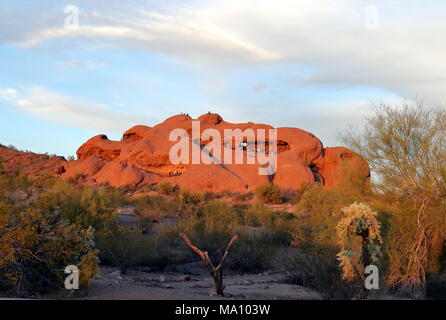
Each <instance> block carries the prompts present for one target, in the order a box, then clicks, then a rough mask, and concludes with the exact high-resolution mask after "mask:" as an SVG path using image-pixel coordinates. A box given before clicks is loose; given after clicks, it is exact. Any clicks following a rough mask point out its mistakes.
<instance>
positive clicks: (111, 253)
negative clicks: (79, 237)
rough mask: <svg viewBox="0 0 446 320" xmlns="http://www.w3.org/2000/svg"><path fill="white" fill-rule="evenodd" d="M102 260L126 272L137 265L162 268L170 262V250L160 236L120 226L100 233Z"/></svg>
mask: <svg viewBox="0 0 446 320" xmlns="http://www.w3.org/2000/svg"><path fill="white" fill-rule="evenodd" d="M97 247H98V248H99V250H100V257H101V262H102V263H104V264H109V265H113V266H117V267H119V269H120V270H121V272H122V273H126V272H127V271H128V270H129V269H131V268H132V267H135V266H148V267H151V268H152V269H154V270H162V269H164V267H165V266H166V265H167V264H168V261H169V256H168V255H169V253H170V252H169V250H168V248H167V247H166V243H165V241H164V240H163V239H162V238H161V237H159V236H152V235H150V236H149V235H145V234H141V233H137V232H133V231H128V230H126V229H125V228H123V227H121V226H119V227H118V228H116V229H111V230H108V231H106V232H102V233H100V234H99V235H98V244H97Z"/></svg>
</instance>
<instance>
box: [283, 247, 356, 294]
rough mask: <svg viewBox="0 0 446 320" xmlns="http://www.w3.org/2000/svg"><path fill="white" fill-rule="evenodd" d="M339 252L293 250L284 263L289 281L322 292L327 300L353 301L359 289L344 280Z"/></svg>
mask: <svg viewBox="0 0 446 320" xmlns="http://www.w3.org/2000/svg"><path fill="white" fill-rule="evenodd" d="M337 250H338V249H337V248H329V247H303V248H297V249H293V250H292V251H291V252H289V253H288V254H287V256H286V257H285V259H284V261H283V263H284V265H285V268H286V270H287V271H288V273H289V280H290V281H291V282H292V283H294V284H297V285H300V286H303V287H306V288H311V289H314V290H316V291H318V292H320V293H321V294H322V295H323V297H324V298H325V299H351V298H352V297H353V296H354V295H355V294H356V293H357V289H356V288H355V287H354V286H353V285H352V283H350V282H347V281H345V280H343V279H342V275H341V272H340V269H339V266H338V261H337V260H336V253H337Z"/></svg>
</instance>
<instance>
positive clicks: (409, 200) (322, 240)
mask: <svg viewBox="0 0 446 320" xmlns="http://www.w3.org/2000/svg"><path fill="white" fill-rule="evenodd" d="M364 128H365V129H364V132H359V133H358V132H352V131H348V132H346V133H344V134H343V135H342V140H343V141H344V142H345V143H347V144H348V145H349V146H350V147H351V148H353V149H354V150H355V151H356V152H358V153H360V154H362V155H363V156H364V157H365V158H366V159H367V160H368V161H369V163H370V165H371V167H372V169H373V172H374V173H375V175H374V178H373V180H372V185H371V187H368V188H363V187H358V186H357V185H354V184H351V183H347V182H346V183H343V184H340V185H337V186H336V187H334V188H331V189H326V188H324V187H323V186H322V185H321V184H319V183H315V184H306V185H302V187H301V188H300V189H298V190H292V191H290V190H287V191H286V192H285V191H284V190H280V188H279V187H278V186H276V185H273V184H268V185H264V186H261V187H259V188H258V189H257V191H256V194H255V195H256V198H254V194H253V193H250V192H246V193H236V192H229V191H225V192H208V193H205V194H200V193H198V192H195V191H193V190H187V189H181V188H178V187H175V188H174V187H173V186H172V185H167V184H160V185H158V186H156V185H151V186H150V190H149V189H148V190H146V191H147V192H142V193H136V192H135V188H134V187H132V188H130V187H129V188H119V189H116V188H112V187H109V186H107V185H103V186H101V187H100V188H99V187H90V186H85V185H83V183H82V181H80V180H78V179H71V180H70V181H61V180H58V179H55V178H53V177H51V176H48V175H41V176H39V177H35V178H31V177H28V176H26V175H25V174H23V172H22V171H20V170H19V171H16V172H12V171H8V172H6V171H5V170H4V168H3V165H2V161H0V290H2V291H5V292H9V293H12V294H15V295H19V296H28V297H29V296H32V295H33V294H36V293H38V294H40V293H46V292H51V291H53V290H57V289H60V288H61V287H62V286H63V279H64V278H65V276H66V275H65V274H64V272H63V269H64V268H65V267H66V266H67V265H69V264H74V265H77V266H78V267H79V269H80V271H81V273H80V275H81V279H80V280H81V287H82V288H84V289H87V288H88V286H89V284H91V281H92V279H94V276H95V275H96V274H97V272H98V267H99V263H101V264H103V265H113V266H117V267H119V268H120V270H121V271H122V272H123V273H126V272H128V271H129V270H131V269H132V268H135V267H143V266H144V267H148V268H150V269H151V270H169V271H175V270H176V268H179V267H180V266H181V265H183V264H188V263H191V262H197V261H199V260H198V259H199V257H197V255H196V254H194V252H191V250H190V249H189V248H188V247H187V246H185V245H184V243H183V242H182V241H180V240H179V239H178V235H179V234H181V233H184V234H187V235H188V237H190V241H191V243H193V244H194V245H196V246H197V247H198V248H200V250H202V251H203V252H204V251H207V252H208V253H209V255H210V259H212V261H218V256H216V253H217V252H218V251H219V250H220V251H221V250H224V248H225V247H226V245H227V244H228V242H229V241H230V240H231V238H232V237H233V236H234V235H238V240H237V244H236V245H234V246H233V247H232V248H231V253H230V255H229V256H228V258H227V260H226V261H225V272H227V273H258V272H265V271H267V270H283V269H284V271H286V272H287V274H288V281H289V282H291V283H294V284H298V285H302V286H305V287H308V288H312V289H314V290H317V291H318V292H320V293H321V294H322V295H323V297H324V298H327V299H349V298H354V297H356V298H357V297H361V296H360V294H361V288H358V278H361V277H360V276H361V274H362V275H363V269H364V267H365V264H367V263H366V260H369V261H370V262H373V263H374V264H377V265H378V267H379V273H380V289H379V290H378V291H376V292H370V294H369V295H375V296H378V297H379V296H380V295H384V294H394V295H395V294H396V295H402V296H408V297H434V298H444V290H443V289H442V288H444V287H445V286H446V280H445V277H444V273H445V271H446V269H445V266H446V258H445V257H446V252H445V241H446V232H445V231H444V230H446V215H445V212H444V208H446V185H445V181H446V150H445V148H446V144H445V139H446V138H445V137H446V135H445V133H446V116H445V113H444V112H443V111H441V110H437V109H433V108H429V107H427V106H423V105H421V104H419V105H403V106H399V107H390V106H380V107H378V108H376V109H375V110H374V113H373V114H372V115H370V116H369V118H368V119H367V121H366V125H365V127H364ZM155 190H156V191H158V193H156V192H155ZM290 192H292V194H291V193H290ZM133 193H134V194H133ZM129 195H132V196H131V197H129ZM285 195H286V196H285ZM123 208H133V209H134V214H135V215H136V217H137V218H138V219H137V220H138V223H137V224H135V225H132V226H131V227H129V226H127V225H125V224H122V223H120V222H119V218H120V217H119V215H118V212H119V211H118V210H122V209H123ZM365 233H367V235H366V236H364V237H363V236H362V235H365ZM366 247H367V250H365V248H366ZM365 255H366V256H367V259H364V256H365ZM378 258H379V259H378ZM340 263H341V265H340ZM358 274H359V275H360V276H359V277H358ZM361 280H362V279H361Z"/></svg>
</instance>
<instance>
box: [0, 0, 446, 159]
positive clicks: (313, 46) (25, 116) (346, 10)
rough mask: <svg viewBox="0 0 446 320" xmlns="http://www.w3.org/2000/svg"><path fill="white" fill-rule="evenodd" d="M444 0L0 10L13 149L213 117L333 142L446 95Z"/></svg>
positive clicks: (4, 138) (6, 131)
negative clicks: (379, 107)
mask: <svg viewBox="0 0 446 320" xmlns="http://www.w3.org/2000/svg"><path fill="white" fill-rule="evenodd" d="M445 16H446V5H444V4H443V1H442V0H438V1H437V0H424V1H421V0H417V1H415V0H383V1H381V0H376V1H363V0H356V1H353V0H338V1H333V0H268V1H266V0H243V1H240V0H237V1H236V0H206V1H204V0H201V1H196V0H189V1H184V0H183V1H173V0H164V1H161V0H153V1H143V0H131V1H115V0H70V1H63V0H54V1H50V0H47V1H36V0H34V1H30V0H16V1H1V2H0V120H1V122H0V124H1V125H0V143H1V144H3V145H15V146H16V147H18V148H19V149H23V150H31V151H34V152H40V153H45V152H48V153H54V154H59V155H64V156H68V155H73V154H75V151H76V149H77V148H78V147H79V146H80V145H81V144H82V143H83V142H85V141H86V140H87V139H88V138H90V137H92V136H95V135H97V134H107V135H108V136H109V138H110V139H120V137H121V135H122V133H123V132H124V131H125V130H127V129H128V128H130V127H132V126H133V125H136V124H144V125H149V126H152V125H155V124H157V123H159V122H161V121H163V120H164V119H165V118H167V117H169V116H172V115H175V114H179V113H189V114H190V115H191V116H193V117H198V116H200V115H201V114H203V113H206V112H208V111H211V112H216V113H218V114H220V115H221V116H222V117H223V119H225V120H226V121H230V122H248V121H252V122H257V123H267V124H271V125H273V126H276V127H286V126H292V127H299V128H301V129H304V130H307V131H310V132H312V133H314V134H315V135H316V136H318V137H319V138H320V139H321V140H322V142H323V143H324V145H326V146H335V145H338V144H339V142H338V141H337V138H336V137H337V134H338V133H339V132H342V131H343V130H345V129H346V128H347V127H348V126H349V125H353V126H357V127H358V128H359V127H360V124H361V123H362V121H364V120H363V119H364V117H365V116H366V115H367V114H369V112H370V110H371V107H372V106H373V105H374V104H377V103H381V102H383V103H389V104H398V103H400V102H401V101H403V100H405V101H411V100H415V99H418V100H423V101H426V102H428V103H432V104H437V105H443V103H444V101H445V99H446V90H445V89H446V58H445V57H446V19H445V18H444V17H445Z"/></svg>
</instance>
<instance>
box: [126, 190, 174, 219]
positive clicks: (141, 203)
mask: <svg viewBox="0 0 446 320" xmlns="http://www.w3.org/2000/svg"><path fill="white" fill-rule="evenodd" d="M133 204H134V205H136V208H137V213H138V214H140V215H142V216H152V215H159V214H161V213H174V212H176V211H177V209H178V203H177V201H176V200H170V199H164V198H163V197H160V196H157V195H145V196H141V197H139V198H137V199H136V200H134V201H133Z"/></svg>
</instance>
